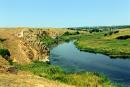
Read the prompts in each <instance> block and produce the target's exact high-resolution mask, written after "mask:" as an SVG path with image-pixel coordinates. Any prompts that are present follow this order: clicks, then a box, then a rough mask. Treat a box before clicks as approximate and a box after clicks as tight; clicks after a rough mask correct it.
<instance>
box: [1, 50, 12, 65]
mask: <svg viewBox="0 0 130 87" xmlns="http://www.w3.org/2000/svg"><path fill="white" fill-rule="evenodd" d="M0 55H1V56H2V57H3V58H5V59H6V60H7V61H8V62H9V63H10V65H12V64H13V62H12V59H11V58H10V52H9V50H8V49H0Z"/></svg>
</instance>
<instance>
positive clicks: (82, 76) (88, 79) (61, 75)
mask: <svg viewBox="0 0 130 87" xmlns="http://www.w3.org/2000/svg"><path fill="white" fill-rule="evenodd" d="M15 66H16V67H17V68H18V69H19V70H22V71H29V72H32V73H33V74H35V75H38V76H40V77H44V78H48V79H50V80H56V81H60V82H62V83H66V84H70V85H75V86H76V87H115V86H114V85H113V84H112V83H111V82H110V81H109V80H108V79H107V78H106V77H105V76H103V75H101V74H98V73H92V72H80V73H74V74H72V73H70V74H69V73H65V72H64V71H63V70H62V69H61V68H60V67H57V66H53V65H50V64H48V63H45V62H39V61H34V62H33V63H31V64H26V65H18V64H16V65H15Z"/></svg>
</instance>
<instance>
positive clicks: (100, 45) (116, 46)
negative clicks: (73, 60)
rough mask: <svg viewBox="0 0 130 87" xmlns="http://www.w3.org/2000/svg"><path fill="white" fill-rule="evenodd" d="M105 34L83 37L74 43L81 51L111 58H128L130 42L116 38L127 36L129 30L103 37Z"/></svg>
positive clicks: (129, 32) (99, 33) (98, 33)
mask: <svg viewBox="0 0 130 87" xmlns="http://www.w3.org/2000/svg"><path fill="white" fill-rule="evenodd" d="M106 33H107V32H97V33H91V34H87V35H83V36H82V37H81V38H80V39H78V40H77V41H76V42H75V45H76V46H77V47H78V48H79V49H80V50H82V51H88V52H94V53H103V54H106V55H109V56H111V57H114V58H115V57H120V58H130V44H129V43H130V40H129V39H126V40H118V39H116V38H117V37H118V36H123V35H129V34H130V30H121V31H120V32H119V33H117V34H112V35H108V36H104V35H105V34H106Z"/></svg>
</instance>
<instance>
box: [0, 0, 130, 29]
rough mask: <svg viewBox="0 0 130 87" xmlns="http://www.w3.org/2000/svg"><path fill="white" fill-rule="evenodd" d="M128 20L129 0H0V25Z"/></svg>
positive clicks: (122, 22)
mask: <svg viewBox="0 0 130 87" xmlns="http://www.w3.org/2000/svg"><path fill="white" fill-rule="evenodd" d="M128 24H130V0H0V27H18V26H21V27H22V26H23V27H24V26H25V27H26V26H29V27H76V26H101V25H128Z"/></svg>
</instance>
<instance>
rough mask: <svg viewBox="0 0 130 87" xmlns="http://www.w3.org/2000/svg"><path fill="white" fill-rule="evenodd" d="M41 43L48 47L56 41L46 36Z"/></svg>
mask: <svg viewBox="0 0 130 87" xmlns="http://www.w3.org/2000/svg"><path fill="white" fill-rule="evenodd" d="M41 41H42V42H43V44H44V45H46V46H47V47H49V46H51V45H52V44H54V43H55V40H54V39H53V38H51V37H49V36H48V35H46V36H44V37H42V38H41Z"/></svg>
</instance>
